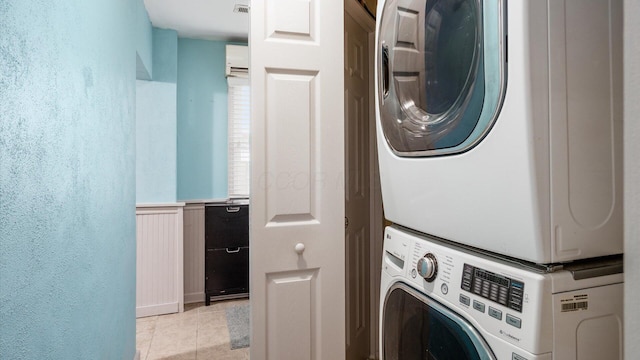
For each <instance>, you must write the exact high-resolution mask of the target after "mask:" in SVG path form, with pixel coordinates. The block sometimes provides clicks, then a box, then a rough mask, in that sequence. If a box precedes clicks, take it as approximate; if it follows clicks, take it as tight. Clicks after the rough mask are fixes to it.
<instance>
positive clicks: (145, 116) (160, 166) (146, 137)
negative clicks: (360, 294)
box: [136, 28, 178, 203]
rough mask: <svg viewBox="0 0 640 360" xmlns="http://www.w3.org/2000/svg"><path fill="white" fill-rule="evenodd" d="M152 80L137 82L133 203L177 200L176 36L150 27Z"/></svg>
mask: <svg viewBox="0 0 640 360" xmlns="http://www.w3.org/2000/svg"><path fill="white" fill-rule="evenodd" d="M152 54H153V64H154V70H153V77H154V81H138V82H137V83H136V202H137V203H172V202H175V201H176V188H177V170H176V153H177V149H176V141H177V140H176V139H177V134H176V126H177V125H176V118H177V117H176V101H177V100H176V99H177V94H176V81H177V77H178V33H177V32H176V31H175V30H164V29H157V28H153V49H152Z"/></svg>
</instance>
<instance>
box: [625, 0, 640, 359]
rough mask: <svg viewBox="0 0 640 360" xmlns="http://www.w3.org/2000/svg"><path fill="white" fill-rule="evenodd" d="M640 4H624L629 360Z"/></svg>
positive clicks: (638, 282) (639, 262) (638, 205)
mask: <svg viewBox="0 0 640 360" xmlns="http://www.w3.org/2000/svg"><path fill="white" fill-rule="evenodd" d="M638 19H640V1H637V0H625V2H624V37H625V41H624V155H625V156H624V157H625V160H624V166H625V176H624V184H625V185H624V186H625V190H624V191H625V196H624V199H625V205H624V210H625V235H624V236H625V244H624V252H625V257H624V259H625V263H624V272H625V279H624V304H625V306H624V311H625V316H624V319H625V325H624V333H625V342H624V343H625V354H626V356H625V359H634V358H637V356H638V354H639V353H640V342H639V341H638V337H639V335H638V334H640V309H638V299H639V298H640V256H639V255H640V222H639V220H638V219H640V162H639V161H638V156H639V155H640V120H639V118H640V101H639V100H640V61H639V60H638V59H640V41H638V34H639V33H640V22H638Z"/></svg>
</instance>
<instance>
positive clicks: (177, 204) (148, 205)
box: [136, 202, 186, 209]
mask: <svg viewBox="0 0 640 360" xmlns="http://www.w3.org/2000/svg"><path fill="white" fill-rule="evenodd" d="M185 204H186V203H184V202H175V203H139V204H136V209H137V208H168V207H182V206H184V205H185Z"/></svg>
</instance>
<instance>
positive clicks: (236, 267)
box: [205, 247, 249, 296]
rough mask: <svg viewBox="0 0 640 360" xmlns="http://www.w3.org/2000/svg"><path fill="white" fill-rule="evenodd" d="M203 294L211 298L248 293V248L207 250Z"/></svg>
mask: <svg viewBox="0 0 640 360" xmlns="http://www.w3.org/2000/svg"><path fill="white" fill-rule="evenodd" d="M205 292H206V293H207V294H209V295H211V296H216V295H228V294H238V293H248V292H249V248H248V247H240V248H229V249H213V250H207V253H206V256H205Z"/></svg>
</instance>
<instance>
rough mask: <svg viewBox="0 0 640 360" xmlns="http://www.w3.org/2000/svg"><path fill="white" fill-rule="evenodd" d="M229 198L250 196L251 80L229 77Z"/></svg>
mask: <svg viewBox="0 0 640 360" xmlns="http://www.w3.org/2000/svg"><path fill="white" fill-rule="evenodd" d="M227 84H228V86H229V94H228V98H229V106H228V113H229V136H228V142H229V153H228V162H229V168H228V175H227V176H228V190H229V197H230V198H234V197H248V196H249V167H250V156H249V134H250V124H249V121H250V117H249V107H250V102H249V96H250V95H249V80H248V79H246V78H237V77H229V78H227Z"/></svg>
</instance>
